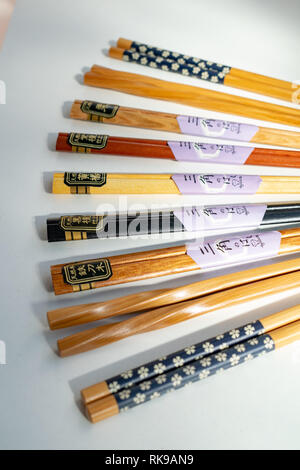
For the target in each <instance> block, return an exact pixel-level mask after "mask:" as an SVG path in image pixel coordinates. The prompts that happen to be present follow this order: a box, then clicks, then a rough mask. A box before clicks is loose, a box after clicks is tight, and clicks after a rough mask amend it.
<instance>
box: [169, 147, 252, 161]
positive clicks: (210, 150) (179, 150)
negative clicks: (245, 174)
mask: <svg viewBox="0 0 300 470" xmlns="http://www.w3.org/2000/svg"><path fill="white" fill-rule="evenodd" d="M168 145H169V147H170V148H171V150H172V152H173V154H174V157H175V158H176V160H178V161H185V162H203V163H208V162H209V163H228V164H232V165H243V164H244V163H245V161H246V160H247V158H248V157H249V155H250V154H251V152H252V151H253V148H251V147H238V146H236V145H217V144H204V143H197V142H174V141H169V142H168Z"/></svg>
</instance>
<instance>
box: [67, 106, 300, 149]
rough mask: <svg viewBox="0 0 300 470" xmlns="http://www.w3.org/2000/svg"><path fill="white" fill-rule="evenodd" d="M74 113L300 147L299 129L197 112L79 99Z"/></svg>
mask: <svg viewBox="0 0 300 470" xmlns="http://www.w3.org/2000/svg"><path fill="white" fill-rule="evenodd" d="M70 117H71V118H72V119H81V120H83V121H93V122H100V123H107V124H117V125H119V126H130V127H140V128H144V129H154V130H158V131H167V132H177V133H180V134H188V135H196V136H201V137H211V138H214V139H223V140H224V139H225V140H226V139H229V140H238V141H242V142H253V143H257V144H267V145H278V146H284V147H291V148H298V149H299V148H300V133H299V132H293V131H285V130H282V129H271V128H268V127H257V126H254V125H250V124H243V123H239V122H229V121H221V120H216V119H205V118H201V117H196V116H180V115H177V114H171V113H163V112H159V111H151V110H148V109H137V108H128V107H125V106H117V105H111V104H105V103H99V102H97V101H87V100H85V101H81V100H75V101H74V103H73V104H72V107H71V110H70Z"/></svg>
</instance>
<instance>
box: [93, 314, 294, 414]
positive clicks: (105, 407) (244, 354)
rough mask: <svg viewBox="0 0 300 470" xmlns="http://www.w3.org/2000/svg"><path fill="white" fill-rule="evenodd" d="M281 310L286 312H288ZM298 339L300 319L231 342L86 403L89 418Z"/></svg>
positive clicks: (201, 378)
mask: <svg viewBox="0 0 300 470" xmlns="http://www.w3.org/2000/svg"><path fill="white" fill-rule="evenodd" d="M281 313H282V314H283V315H284V314H285V313H286V312H285V311H283V312H281ZM299 339H300V321H299V320H298V321H295V322H293V323H289V324H288V325H285V326H282V327H280V328H276V329H274V330H271V331H270V332H268V333H265V334H262V335H259V336H257V337H256V338H252V339H250V340H246V341H244V342H242V343H240V344H237V345H235V346H232V347H230V348H228V349H226V350H225V351H224V352H218V353H216V354H211V355H210V356H208V357H207V358H205V359H201V360H198V361H194V362H193V363H192V364H191V365H187V366H182V367H181V368H178V369H175V370H174V371H170V372H169V373H166V374H162V375H161V376H159V377H157V381H156V380H155V379H154V380H153V381H149V380H147V378H146V380H144V381H143V382H141V383H139V384H138V385H136V386H133V387H130V388H128V389H126V390H121V391H120V392H116V393H115V394H114V395H108V396H106V397H104V398H102V399H100V400H96V401H93V402H91V403H89V404H87V406H86V414H87V417H88V418H89V419H90V421H92V422H93V423H96V422H98V421H101V420H103V419H105V418H109V417H111V416H113V415H116V414H118V413H119V412H120V411H126V410H128V409H129V408H132V407H135V406H137V405H139V404H141V403H144V402H146V401H148V400H152V399H154V398H157V397H159V396H160V395H163V394H165V393H167V392H171V391H174V390H176V389H179V388H181V387H183V386H185V385H187V384H190V383H193V382H195V381H199V380H203V379H205V378H206V377H208V376H211V375H214V374H216V373H218V372H220V371H222V370H224V369H228V368H231V367H235V366H236V365H238V364H241V363H242V362H245V361H248V360H250V359H254V358H257V357H259V356H261V355H263V354H266V353H268V352H271V351H273V350H274V349H275V350H277V349H280V348H281V347H284V346H287V345H289V344H292V343H294V342H295V341H299Z"/></svg>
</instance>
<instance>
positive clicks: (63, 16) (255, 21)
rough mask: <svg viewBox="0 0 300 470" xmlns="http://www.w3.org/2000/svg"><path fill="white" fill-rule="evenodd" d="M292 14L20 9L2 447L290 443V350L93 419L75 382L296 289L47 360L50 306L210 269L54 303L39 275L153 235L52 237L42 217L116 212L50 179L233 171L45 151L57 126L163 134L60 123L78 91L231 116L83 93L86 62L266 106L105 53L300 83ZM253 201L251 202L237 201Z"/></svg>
mask: <svg viewBox="0 0 300 470" xmlns="http://www.w3.org/2000/svg"><path fill="white" fill-rule="evenodd" d="M299 14H300V6H299V2H298V1H297V0H292V1H282V0H277V1H273V2H269V1H261V0H260V1H258V0H256V1H253V0H252V1H250V0H247V1H243V2H242V1H240V0H239V1H238V0H227V1H226V2H224V1H221V0H214V1H212V2H208V1H205V2H204V1H197V0H186V1H185V2H182V1H179V0H165V1H158V0H152V1H151V2H146V1H137V0H136V1H129V2H125V1H122V0H116V1H110V2H107V1H102V2H100V1H99V0H85V1H78V0H60V1H56V2H53V0H52V1H50V0H47V1H46V0H44V1H43V2H41V1H38V0H26V1H24V0H23V1H19V2H17V6H16V9H15V12H14V14H13V17H12V20H11V23H10V25H9V30H8V33H7V36H6V40H5V42H4V46H3V49H2V51H1V53H0V80H4V81H5V83H6V86H7V104H6V105H0V118H1V126H0V136H1V140H0V142H1V146H0V149H1V150H0V151H1V184H0V191H1V199H0V200H1V212H0V222H1V225H0V226H1V247H2V253H1V268H0V276H1V283H0V285H1V313H0V314H1V323H0V340H3V341H5V343H6V347H7V365H3V366H0V384H1V385H0V447H1V448H5V449H10V448H26V449H30V448H37V449H40V448H42V449H46V448H55V449H62V448H72V449H76V448H78V449H135V448H137V449H155V448H157V449H180V448H182V449H193V448H194V449H218V448H226V449H229V448H235V449H238V448H299V447H300V446H299V425H300V405H299V392H300V378H299V364H300V349H299V343H298V344H294V345H292V346H290V347H287V348H285V349H284V350H281V351H279V352H277V353H274V354H271V355H268V356H267V357H265V358H261V359H258V360H257V361H253V362H252V363H248V364H247V365H245V366H241V367H238V368H236V369H233V370H230V371H228V372H227V373H224V374H223V375H218V376H217V377H213V378H210V379H208V380H206V381H204V382H203V383H198V384H195V385H194V386H193V387H190V388H189V389H184V390H182V391H178V392H177V393H174V394H172V395H169V396H167V397H163V398H161V399H159V400H156V401H155V402H152V403H150V404H145V405H143V406H141V407H138V408H136V409H134V410H132V411H129V412H128V413H124V414H122V415H121V416H116V417H114V418H111V419H109V420H106V421H104V422H102V423H99V424H97V425H92V424H90V423H89V422H88V421H87V420H86V418H85V417H84V416H83V414H82V413H81V410H80V409H79V407H78V399H79V390H80V389H81V388H83V387H85V386H88V385H91V384H93V383H95V382H97V381H100V380H103V379H105V378H109V377H110V376H112V375H114V374H116V373H119V372H122V371H123V370H125V369H127V368H129V367H133V366H136V365H139V364H141V363H143V362H145V361H146V360H150V359H154V358H155V357H159V356H161V355H162V354H164V353H167V352H172V351H175V350H176V349H178V348H181V347H183V346H184V345H187V344H190V343H192V342H193V341H200V340H202V339H205V338H209V337H211V336H213V335H215V334H217V333H220V332H223V331H226V330H228V329H229V328H230V327H231V326H239V325H241V324H243V323H246V322H247V321H248V320H253V319H256V318H260V317H262V316H263V315H267V314H271V313H273V312H275V311H279V310H280V309H283V308H286V307H287V306H292V305H295V304H296V303H297V302H299V300H300V289H298V290H297V291H295V292H293V294H294V296H293V297H292V296H290V293H287V294H285V295H281V296H280V295H277V296H274V298H272V303H271V304H270V303H269V304H268V302H267V301H264V302H262V301H260V302H258V301H257V302H252V303H251V304H247V305H245V306H243V307H240V308H235V309H224V310H222V311H218V312H215V313H213V314H210V315H207V316H206V317H205V316H204V317H202V318H198V319H195V320H191V321H188V322H186V323H183V324H180V325H177V326H174V327H172V328H169V329H166V330H162V331H159V332H155V333H148V334H144V335H140V336H136V337H132V338H129V339H127V340H124V341H122V342H119V343H116V344H112V345H110V346H107V347H104V348H103V349H101V350H96V351H92V352H89V353H85V354H83V355H81V356H74V357H70V358H66V359H61V358H59V357H58V356H57V354H56V339H57V338H59V337H61V336H63V335H64V333H59V332H58V333H57V332H56V333H54V332H49V331H48V329H47V323H46V312H47V310H50V309H53V308H57V307H60V306H63V305H71V304H74V305H75V304H78V303H81V302H89V301H90V302H92V301H96V300H105V299H109V298H113V297H115V296H120V295H123V294H126V293H129V292H137V291H141V290H143V289H145V286H147V288H155V287H159V286H171V285H174V286H175V285H181V284H183V283H184V282H187V281H195V280H199V279H201V278H204V276H203V275H202V276H201V275H200V274H197V275H193V276H191V275H188V276H184V278H183V277H181V278H180V277H178V278H177V279H176V278H173V279H172V280H170V279H169V280H168V279H166V278H162V279H159V278H158V279H156V280H153V281H148V282H145V283H139V284H138V285H136V286H135V285H124V286H122V287H114V288H105V289H102V290H98V291H92V292H87V293H79V294H74V295H71V296H61V297H57V298H55V296H54V294H53V292H52V288H51V280H50V275H49V267H50V265H51V264H56V263H58V262H66V261H71V260H79V259H86V258H92V257H95V256H102V255H108V254H115V253H124V252H126V251H128V250H132V251H133V250H135V249H141V250H142V249H143V248H145V247H147V246H150V245H156V246H157V245H158V243H162V242H163V240H152V241H150V240H145V239H138V240H105V241H100V240H92V241H87V242H72V243H61V244H59V243H57V244H48V243H47V241H45V220H46V218H47V216H48V215H50V214H63V213H68V212H69V213H70V212H71V213H76V212H78V213H80V212H84V211H96V210H97V209H98V210H99V211H101V206H99V204H103V203H113V204H115V205H117V204H118V198H117V197H110V196H107V197H92V196H86V197H85V196H82V197H80V196H78V197H76V196H68V195H65V196H61V195H52V194H51V193H50V191H49V187H50V181H51V174H52V172H54V171H57V170H60V171H76V170H78V171H81V170H86V171H101V172H106V171H107V172H108V171H109V172H113V171H116V172H125V173H126V172H162V173H163V172H170V173H172V172H173V173H175V172H201V171H207V170H208V168H209V171H210V172H211V171H213V170H215V171H218V172H222V171H224V172H225V171H226V172H227V173H230V172H234V171H237V168H234V167H229V166H223V167H218V168H217V167H213V166H212V165H209V166H205V165H200V164H179V163H178V164H177V163H174V162H163V161H155V165H154V164H153V161H151V160H150V159H149V160H147V159H136V158H124V157H117V156H88V157H82V156H79V155H72V154H62V153H56V152H55V151H53V144H54V142H55V134H56V133H57V132H59V131H62V132H69V131H81V132H98V133H101V132H103V133H108V134H111V135H119V136H137V137H138V136H140V137H149V138H168V136H167V134H164V133H159V132H154V131H146V130H142V129H138V130H137V129H131V128H125V127H123V128H122V127H117V126H108V125H107V126H104V125H103V127H101V126H99V124H95V123H84V122H80V121H72V120H70V119H68V118H67V117H66V110H67V109H68V103H70V102H71V101H73V100H74V99H76V98H77V99H95V100H98V101H103V102H107V103H115V104H123V105H127V106H132V107H144V108H149V109H156V110H160V111H167V112H174V113H178V114H179V113H181V114H194V115H202V116H207V117H226V118H231V119H232V120H234V119H238V118H236V117H235V118H234V117H233V116H230V115H221V114H217V113H212V112H208V111H205V110H196V109H195V108H188V107H185V106H180V105H176V104H172V103H166V102H162V101H161V102H160V101H152V100H147V99H142V98H138V97H134V96H130V95H125V94H121V93H117V92H112V91H109V90H101V89H93V88H88V87H85V86H83V85H82V84H81V79H80V76H81V75H82V71H83V70H85V69H86V68H87V67H90V66H91V65H92V64H93V63H97V64H100V65H104V66H107V67H111V68H115V69H119V70H128V71H130V72H137V73H144V74H148V75H150V74H151V75H153V76H155V77H158V78H162V79H166V80H172V81H177V82H184V83H190V84H194V85H196V86H197V85H198V86H203V87H207V88H214V89H217V90H220V91H229V92H232V93H235V94H243V95H244V96H252V97H254V98H257V99H265V100H266V101H267V98H261V97H259V96H255V95H250V94H247V93H242V92H239V91H237V90H231V89H228V88H227V89H225V87H223V88H222V87H218V86H213V85H209V84H206V83H205V82H197V81H195V79H190V78H188V77H182V76H179V75H175V74H174V75H171V74H167V73H165V72H162V71H154V70H150V69H148V68H143V67H141V66H138V65H133V64H127V63H124V62H119V61H115V60H113V59H109V58H108V57H107V56H106V50H107V48H108V47H109V46H110V45H112V44H113V43H114V42H113V41H115V40H116V39H117V38H118V37H119V36H123V37H126V38H130V39H136V40H139V41H143V42H146V43H150V44H153V45H157V46H161V47H166V48H169V49H172V50H174V51H179V52H184V53H187V54H190V55H195V56H200V57H203V58H204V59H210V60H215V61H217V62H222V63H224V64H230V65H232V66H235V67H239V68H244V69H248V70H252V71H256V72H260V73H264V74H267V75H270V76H275V77H279V78H282V79H286V80H299V79H300V68H299ZM268 101H272V102H274V103H276V102H277V101H276V100H271V99H270V100H268ZM278 103H279V102H278ZM280 104H283V103H280ZM240 121H243V122H250V121H248V120H247V119H240ZM253 122H254V121H253ZM260 124H264V125H267V126H268V125H269V126H270V127H271V126H272V124H270V123H269V124H268V123H262V122H260ZM273 127H280V126H275V125H274V126H273ZM169 138H171V139H172V138H173V139H174V138H177V139H185V140H188V139H189V138H188V137H187V136H184V137H182V136H179V135H178V136H176V135H174V134H169ZM194 140H196V139H194ZM246 172H247V173H253V174H255V173H258V174H295V175H296V174H297V175H299V176H300V170H294V169H286V170H282V169H279V170H278V169H277V170H276V169H271V168H262V167H260V168H258V167H247V168H245V171H244V173H246ZM232 199H233V198H231V200H232ZM263 199H264V198H262V197H260V198H257V197H247V198H244V199H243V201H245V202H246V201H258V200H263ZM280 199H281V200H288V199H290V200H291V197H289V196H285V195H282V196H281V197H280V198H277V200H280ZM294 199H295V198H294ZM296 199H297V198H296ZM229 200H230V199H229V198H228V199H227V200H226V201H225V199H223V200H222V202H227V201H229ZM265 200H269V201H270V200H275V198H274V197H273V198H272V197H268V199H265ZM236 201H237V200H236ZM123 202H124V201H123ZM136 202H140V203H145V204H147V205H148V206H149V205H150V204H151V203H152V202H156V203H160V204H161V205H164V206H166V205H168V204H173V205H174V206H176V205H178V204H180V203H184V204H185V205H188V204H191V203H194V204H195V203H199V204H202V203H204V202H206V203H212V202H216V200H214V201H213V199H209V200H208V199H207V198H206V199H204V198H200V197H199V198H195V197H193V198H189V197H185V198H184V197H175V196H174V197H173V198H170V197H169V198H167V197H165V196H163V197H162V196H156V197H154V198H149V197H139V198H137V197H134V196H132V197H131V198H129V203H136ZM218 202H220V201H218ZM238 202H241V199H239V201H238ZM174 240H175V239H173V240H172V242H173V241H174ZM220 273H221V271H220Z"/></svg>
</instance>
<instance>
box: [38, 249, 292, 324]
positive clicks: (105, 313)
mask: <svg viewBox="0 0 300 470" xmlns="http://www.w3.org/2000/svg"><path fill="white" fill-rule="evenodd" d="M299 266H300V259H299V258H297V259H292V260H288V261H282V262H280V263H278V262H277V263H275V264H271V265H267V266H260V267H258V268H252V269H247V270H244V271H242V272H236V273H231V274H225V275H223V276H218V277H214V278H211V279H205V280H203V281H199V282H195V283H192V284H187V285H183V286H181V287H177V288H174V289H155V290H150V291H145V292H139V293H135V294H130V295H126V296H123V297H119V298H116V299H111V300H107V301H106V302H93V303H89V304H81V305H74V306H71V307H63V308H58V309H55V310H51V311H49V312H48V313H47V318H48V324H49V327H50V329H51V330H57V329H60V328H69V327H71V326H77V325H82V324H85V323H90V322H95V321H98V320H102V319H104V318H110V317H114V316H119V315H126V314H129V313H136V312H142V311H145V310H152V309H154V308H158V307H163V306H166V305H173V304H175V303H178V302H183V301H185V300H191V299H195V298H198V297H202V296H204V295H207V294H212V293H215V292H218V291H221V290H225V289H229V288H231V287H237V286H239V285H245V284H248V283H250V282H254V281H259V280H262V279H266V278H269V277H274V276H279V275H281V274H288V273H290V272H294V271H297V270H298V269H299Z"/></svg>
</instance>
